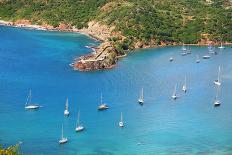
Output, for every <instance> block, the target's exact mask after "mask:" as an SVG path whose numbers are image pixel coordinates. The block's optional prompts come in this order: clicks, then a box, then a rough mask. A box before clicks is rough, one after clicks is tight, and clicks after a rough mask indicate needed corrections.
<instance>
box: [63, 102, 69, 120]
mask: <svg viewBox="0 0 232 155" xmlns="http://www.w3.org/2000/svg"><path fill="white" fill-rule="evenodd" d="M64 115H65V116H69V111H68V98H67V99H66V103H65V110H64Z"/></svg>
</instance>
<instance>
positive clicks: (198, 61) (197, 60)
mask: <svg viewBox="0 0 232 155" xmlns="http://www.w3.org/2000/svg"><path fill="white" fill-rule="evenodd" d="M200 61H201V60H200V57H199V55H197V58H196V63H200Z"/></svg>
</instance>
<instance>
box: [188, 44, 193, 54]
mask: <svg viewBox="0 0 232 155" xmlns="http://www.w3.org/2000/svg"><path fill="white" fill-rule="evenodd" d="M191 53H192V51H191V49H190V47H189V46H188V49H187V54H191Z"/></svg>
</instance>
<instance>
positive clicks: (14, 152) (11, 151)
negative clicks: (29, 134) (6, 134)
mask: <svg viewBox="0 0 232 155" xmlns="http://www.w3.org/2000/svg"><path fill="white" fill-rule="evenodd" d="M18 149H19V144H17V145H15V146H11V147H8V148H6V149H3V148H2V147H1V145H0V155H22V154H21V153H19V152H18Z"/></svg>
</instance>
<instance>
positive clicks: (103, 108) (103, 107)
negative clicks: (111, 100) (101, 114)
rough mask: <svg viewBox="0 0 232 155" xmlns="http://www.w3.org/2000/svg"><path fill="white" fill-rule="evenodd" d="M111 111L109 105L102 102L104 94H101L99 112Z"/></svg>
mask: <svg viewBox="0 0 232 155" xmlns="http://www.w3.org/2000/svg"><path fill="white" fill-rule="evenodd" d="M106 109H109V107H108V105H107V104H105V103H103V102H102V94H101V104H100V105H99V106H98V110H99V111H102V110H106Z"/></svg>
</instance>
